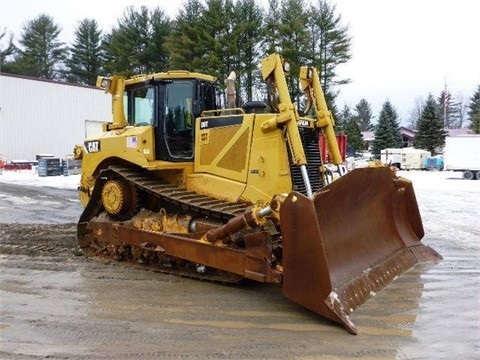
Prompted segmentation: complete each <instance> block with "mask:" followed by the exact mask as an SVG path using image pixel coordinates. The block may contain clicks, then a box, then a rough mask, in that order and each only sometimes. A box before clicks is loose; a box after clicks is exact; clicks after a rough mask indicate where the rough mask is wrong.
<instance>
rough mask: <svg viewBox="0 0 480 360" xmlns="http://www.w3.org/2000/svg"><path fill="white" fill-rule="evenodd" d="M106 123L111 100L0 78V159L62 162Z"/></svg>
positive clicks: (72, 88) (89, 91)
mask: <svg viewBox="0 0 480 360" xmlns="http://www.w3.org/2000/svg"><path fill="white" fill-rule="evenodd" d="M106 121H111V97H110V95H108V94H105V93H104V92H103V91H102V90H100V89H97V88H94V87H89V86H78V85H73V84H68V83H60V82H55V81H49V80H44V79H35V78H27V77H23V76H17V75H11V74H4V73H0V156H3V157H5V158H6V159H7V160H8V161H11V160H35V157H36V155H37V154H45V153H47V154H52V155H54V156H56V157H61V158H63V157H65V156H67V155H68V154H72V152H73V147H74V146H75V144H81V143H83V140H84V139H85V137H87V135H92V132H98V131H99V129H101V123H102V122H106Z"/></svg>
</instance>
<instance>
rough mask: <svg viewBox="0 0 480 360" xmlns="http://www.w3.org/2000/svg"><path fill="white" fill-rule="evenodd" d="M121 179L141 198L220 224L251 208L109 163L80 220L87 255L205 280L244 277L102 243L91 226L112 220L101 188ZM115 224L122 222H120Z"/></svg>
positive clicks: (81, 235) (160, 255)
mask: <svg viewBox="0 0 480 360" xmlns="http://www.w3.org/2000/svg"><path fill="white" fill-rule="evenodd" d="M120 178H121V179H124V180H126V181H128V182H129V183H131V184H133V185H134V186H135V187H136V188H137V190H138V191H139V192H141V193H142V194H143V196H142V197H143V198H144V199H145V198H146V199H148V202H149V203H152V197H153V198H155V200H156V202H157V203H159V204H161V207H162V208H168V209H169V212H170V213H173V214H188V215H190V216H192V217H193V216H195V217H202V218H207V219H213V220H214V221H216V222H218V223H225V222H227V221H228V220H229V219H231V218H233V217H235V216H237V215H241V214H243V213H244V212H245V210H246V209H247V207H248V205H247V204H236V203H230V202H226V201H222V200H218V199H214V198H211V197H208V196H205V195H201V194H197V193H195V192H193V191H188V190H186V189H185V188H183V187H180V186H176V185H173V184H169V183H165V182H162V181H161V180H160V179H158V178H156V177H155V176H154V175H152V173H150V172H148V171H146V170H144V169H141V168H134V169H132V168H130V167H122V166H110V167H109V168H108V169H106V170H104V171H102V172H101V174H100V175H99V176H98V177H97V180H96V182H95V186H94V190H93V193H92V195H91V200H90V202H89V203H88V205H87V206H86V207H85V210H84V212H83V213H82V215H81V217H80V221H79V223H78V228H77V236H78V241H79V244H80V247H81V248H83V251H84V252H85V253H86V254H87V255H90V256H92V255H93V256H102V257H109V258H114V259H116V260H122V261H128V262H130V263H133V264H135V265H136V266H141V267H146V268H149V269H152V270H154V271H159V272H163V273H168V274H175V275H180V276H186V277H191V278H197V279H202V280H210V281H215V282H229V283H231V282H238V281H240V280H241V279H242V277H240V276H238V275H233V274H230V273H226V272H222V271H219V270H216V269H208V271H206V269H204V268H203V267H201V265H199V264H194V263H191V262H188V261H185V260H181V259H178V258H174V257H172V256H168V255H167V254H159V253H158V252H155V251H150V250H148V249H145V248H139V247H135V246H132V245H126V246H121V247H118V246H112V244H108V243H102V242H99V241H98V239H96V238H95V237H94V236H93V235H92V233H91V231H90V230H89V229H88V224H89V223H90V224H101V223H105V222H112V220H110V219H109V217H108V215H107V214H105V213H104V211H103V207H102V204H101V189H102V187H103V185H104V184H105V182H106V181H107V180H110V179H120ZM127 222H128V220H127ZM114 223H116V224H122V222H120V221H116V222H114ZM139 231H141V230H139Z"/></svg>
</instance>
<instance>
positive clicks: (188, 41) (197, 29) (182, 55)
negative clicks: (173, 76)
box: [165, 0, 209, 71]
mask: <svg viewBox="0 0 480 360" xmlns="http://www.w3.org/2000/svg"><path fill="white" fill-rule="evenodd" d="M183 5H184V6H183V7H182V8H181V9H180V10H179V12H178V14H177V17H176V19H175V20H174V21H173V25H172V30H171V32H170V35H168V36H167V37H166V38H165V48H166V49H167V51H168V53H169V56H170V59H171V64H172V67H173V68H174V69H186V70H190V71H203V69H202V68H201V61H202V56H203V55H204V54H205V52H207V51H208V50H209V49H205V48H203V46H202V44H201V42H200V34H201V32H202V29H201V26H202V22H203V20H202V14H203V12H204V11H205V7H204V5H203V4H202V2H200V1H199V0H186V1H185V2H184V4H183Z"/></svg>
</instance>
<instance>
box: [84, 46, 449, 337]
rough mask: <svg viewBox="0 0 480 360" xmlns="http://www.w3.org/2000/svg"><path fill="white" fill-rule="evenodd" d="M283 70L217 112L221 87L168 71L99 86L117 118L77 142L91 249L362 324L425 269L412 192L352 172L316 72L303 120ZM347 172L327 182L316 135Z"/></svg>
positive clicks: (274, 61) (306, 85)
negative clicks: (390, 292) (371, 307)
mask: <svg viewBox="0 0 480 360" xmlns="http://www.w3.org/2000/svg"><path fill="white" fill-rule="evenodd" d="M288 67H289V64H288V62H286V61H284V60H283V58H282V57H281V56H280V55H278V54H272V55H270V56H268V57H266V58H265V59H263V60H262V63H261V72H262V76H263V78H264V80H265V81H266V83H267V85H268V87H269V89H270V91H269V99H270V100H272V102H271V108H272V109H273V112H272V113H266V112H265V104H264V103H260V102H250V103H247V104H245V105H244V106H243V107H242V108H226V109H218V108H217V95H216V94H217V89H216V87H215V79H214V78H213V77H211V76H208V75H203V74H199V73H192V72H187V71H170V72H166V73H156V74H151V75H141V76H136V77H132V78H129V79H125V78H123V77H120V76H112V77H99V78H98V81H97V85H98V86H99V87H101V88H103V89H105V91H106V92H108V93H110V94H111V96H112V109H113V110H112V112H113V122H110V123H105V124H104V126H103V133H102V134H101V135H100V136H99V137H97V138H89V139H87V140H86V141H85V142H84V144H83V145H77V146H76V147H75V155H76V157H77V158H79V159H80V158H81V159H82V176H81V183H80V185H79V195H80V199H81V202H82V203H83V205H84V206H85V209H84V211H83V213H82V215H81V217H80V220H79V223H78V241H79V244H80V246H81V248H82V249H83V250H84V251H85V253H86V254H89V255H94V256H100V255H101V256H110V257H112V258H115V259H118V260H124V261H132V262H135V263H140V264H143V266H153V267H155V268H157V269H160V270H161V271H165V272H168V273H174V274H180V275H184V276H191V277H197V278H203V279H209V280H213V281H222V282H237V281H240V280H242V279H251V280H254V281H258V282H266V283H273V284H281V286H282V290H283V293H284V295H285V296H286V297H287V298H289V299H291V300H292V301H294V302H296V303H298V304H301V305H302V306H305V307H306V308H308V309H310V310H312V311H314V312H316V313H318V314H321V315H322V316H324V317H326V318H328V319H330V320H333V321H335V322H337V323H340V324H342V325H343V326H344V327H345V328H346V329H347V330H348V331H349V332H351V333H356V328H355V326H354V325H353V323H352V321H351V320H350V317H349V314H350V313H351V312H352V311H353V310H354V309H355V308H356V307H357V306H359V305H360V304H362V303H363V302H365V301H366V300H367V299H369V298H370V297H371V296H373V295H374V294H375V293H376V292H377V291H379V290H380V289H381V288H383V287H384V286H386V285H387V284H388V283H390V282H391V281H392V280H393V279H394V278H396V277H397V276H398V275H400V274H402V273H403V272H405V271H407V270H408V269H409V268H411V267H412V266H414V265H415V264H417V263H418V262H423V261H430V260H436V259H439V258H440V255H438V254H437V253H436V252H435V251H434V250H432V249H430V248H429V247H427V246H425V245H423V244H422V243H421V242H420V239H421V238H422V237H423V226H422V221H421V218H420V214H419V210H418V206H417V202H416V198H415V194H414V190H413V187H412V184H411V183H410V182H409V181H408V180H406V179H402V178H399V177H397V176H396V175H395V174H394V173H393V172H392V171H391V170H390V169H388V168H387V167H377V168H362V169H355V170H353V171H350V172H348V173H347V172H345V171H344V169H343V167H342V164H341V162H342V160H341V156H340V153H339V150H338V146H337V143H336V140H335V134H334V129H333V119H332V117H331V113H330V112H329V110H328V109H327V106H326V104H325V99H324V96H323V91H322V89H321V86H320V81H319V76H318V72H317V70H316V69H315V68H312V67H302V68H301V71H300V83H301V85H302V89H303V90H304V93H305V96H306V98H307V100H308V104H309V107H310V111H309V112H308V113H311V114H312V116H306V117H300V116H299V112H298V111H297V109H296V108H295V106H294V105H293V103H292V101H291V99H290V96H289V92H288V88H287V82H286V75H288ZM319 133H322V134H323V136H325V138H326V139H327V141H328V148H329V152H330V158H331V159H333V160H334V162H335V164H336V165H337V166H338V168H339V173H340V174H341V176H340V177H339V178H338V179H336V180H335V181H331V177H329V176H327V175H328V174H327V172H326V170H325V167H324V166H323V164H322V163H321V156H320V152H319V146H318V135H319Z"/></svg>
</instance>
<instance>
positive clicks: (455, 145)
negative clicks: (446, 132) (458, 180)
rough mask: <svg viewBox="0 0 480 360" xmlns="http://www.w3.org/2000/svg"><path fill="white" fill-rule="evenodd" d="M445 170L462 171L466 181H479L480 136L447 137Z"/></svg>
mask: <svg viewBox="0 0 480 360" xmlns="http://www.w3.org/2000/svg"><path fill="white" fill-rule="evenodd" d="M444 158H445V170H451V171H462V172H463V178H464V179H467V180H473V179H477V180H480V135H477V134H476V135H473V134H472V135H458V136H449V137H447V138H446V139H445V150H444Z"/></svg>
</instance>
